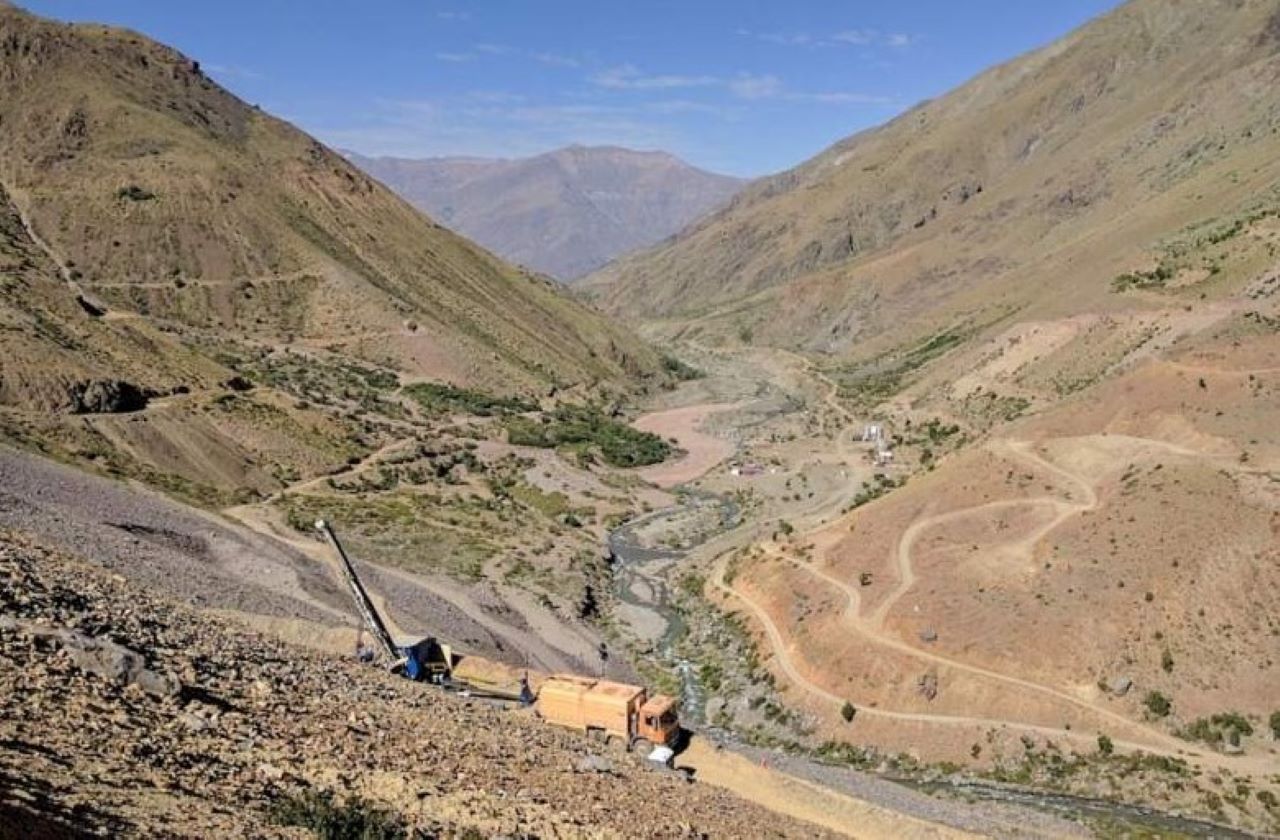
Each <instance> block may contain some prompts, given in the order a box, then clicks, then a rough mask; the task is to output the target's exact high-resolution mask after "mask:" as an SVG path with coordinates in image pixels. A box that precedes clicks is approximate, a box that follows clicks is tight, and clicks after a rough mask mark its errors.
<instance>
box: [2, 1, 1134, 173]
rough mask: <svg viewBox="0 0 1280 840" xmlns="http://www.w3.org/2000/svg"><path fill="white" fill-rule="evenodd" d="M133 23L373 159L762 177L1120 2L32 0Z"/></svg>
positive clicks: (257, 98) (84, 16)
mask: <svg viewBox="0 0 1280 840" xmlns="http://www.w3.org/2000/svg"><path fill="white" fill-rule="evenodd" d="M19 2H20V3H23V5H25V6H26V7H27V8H29V9H31V10H32V11H35V12H38V13H40V14H44V15H49V16H52V17H57V18H62V19H67V20H96V21H103V22H108V23H115V24H121V25H125V26H129V27H132V28H134V29H138V30H140V31H142V32H144V33H146V34H148V35H150V36H152V37H153V38H156V39H158V40H161V41H164V42H166V43H169V44H171V45H173V46H175V47H177V48H179V49H181V50H182V51H183V52H185V53H187V54H189V55H190V56H192V57H193V58H196V59H198V60H199V61H201V63H202V64H203V66H204V67H205V68H206V70H207V71H208V72H209V74H210V75H211V76H213V77H214V78H215V79H217V80H218V81H219V82H221V83H222V84H224V85H225V86H227V87H228V88H230V89H231V90H232V91H234V92H235V93H236V94H238V95H239V96H241V97H242V98H244V99H246V100H248V101H249V102H252V103H256V104H259V105H261V106H262V107H263V108H265V109H267V110H268V111H271V112H273V113H275V114H277V115H279V116H281V117H284V118H285V119H288V120H290V121H292V122H294V123H295V124H297V125H299V126H300V127H302V128H303V129H305V130H307V131H309V132H311V133H312V134H315V135H316V136H318V137H320V138H321V139H322V140H324V141H325V142H327V143H329V144H331V145H334V146H338V147H343V148H349V149H353V150H355V151H358V152H362V153H365V154H373V155H376V154H390V155H401V156H410V157H427V156H433V155H481V156H523V155H529V154H535V153H537V152H541V151H545V150H547V149H551V148H555V147H558V146H563V145H567V144H570V143H584V144H617V145H624V146H630V147H633V148H658V149H666V150H668V151H671V152H674V153H676V154H678V155H680V156H681V157H683V158H685V159H687V160H689V161H691V162H692V163H695V164H697V165H699V166H704V167H707V168H710V169H715V170H718V171H723V172H730V173H733V174H737V175H748V176H754V175H761V174H765V173H767V172H773V171H777V170H779V169H784V168H787V167H790V166H793V165H795V164H797V163H799V162H800V161H802V160H804V159H806V158H808V157H810V156H812V155H814V154H816V153H817V152H819V151H821V150H822V149H823V148H825V147H826V146H827V145H829V144H831V143H832V142H834V141H836V140H838V139H840V138H842V137H844V136H846V135H849V134H852V133H853V132H855V131H858V130H859V129H862V128H866V127H868V126H872V125H875V124H877V123H881V122H884V121H885V120H887V119H889V118H890V117H892V116H893V115H894V114H896V113H898V112H900V111H902V110H904V109H905V108H908V107H910V106H911V105H913V104H915V103H917V102H919V101H920V100H922V99H926V98H929V97H934V96H937V95H939V94H941V93H944V92H946V91H947V90H948V89H950V88H952V87H954V86H956V85H957V84H960V83H961V82H963V81H964V80H966V79H967V78H969V77H970V76H972V75H974V74H975V73H977V72H979V71H981V70H982V69H984V68H985V67H988V66H990V65H991V64H994V63H997V62H1000V61H1003V60H1005V59H1008V58H1011V57H1013V56H1015V55H1017V54H1019V53H1021V52H1024V51H1026V50H1028V49H1031V48H1034V47H1036V46H1040V45H1042V44H1045V43H1047V42H1049V41H1051V40H1053V39H1054V38H1056V37H1058V36H1060V35H1062V34H1065V33H1066V32H1068V31H1069V30H1071V29H1072V28H1074V27H1076V26H1078V25H1080V24H1081V23H1084V22H1085V21H1087V20H1088V19H1090V18H1092V17H1094V16H1096V15H1098V14H1100V13H1102V12H1104V11H1106V10H1107V9H1109V8H1111V7H1113V6H1115V5H1117V0H1054V1H1053V2H1029V1H1028V0H896V2H884V0H877V1H876V2H869V1H868V2H863V1H862V0H845V2H835V0H772V2H768V3H764V2H756V0H736V1H735V0H683V2H680V1H679V0H653V1H651V2H645V1H644V0H631V2H624V1H622V0H487V2H467V0H217V1H216V2H189V0H25V2H24V0H19Z"/></svg>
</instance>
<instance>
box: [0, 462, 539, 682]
mask: <svg viewBox="0 0 1280 840" xmlns="http://www.w3.org/2000/svg"><path fill="white" fill-rule="evenodd" d="M0 528H13V529H17V530H20V531H25V532H27V533H30V534H32V535H34V536H35V537H36V538H37V539H38V540H39V541H40V542H41V543H42V544H45V545H50V546H55V547H57V548H60V549H63V550H65V551H71V552H75V553H76V554H78V555H80V556H83V557H85V558H88V559H90V560H92V561H93V562H95V563H98V564H100V565H102V566H103V567H105V568H106V569H109V570H110V571H112V572H115V573H117V574H119V575H122V576H124V577H126V578H128V579H129V580H130V581H132V582H134V583H137V584H139V585H141V586H143V587H145V588H146V589H147V590H148V591H153V592H159V593H164V594H165V595H167V596H169V597H172V598H175V599H177V600H180V601H183V602H185V603H187V604H190V605H192V606H196V607H202V608H211V609H220V610H235V611H239V612H245V613H253V614H257V615H265V616H272V617H279V618H297V619H304V620H307V621H314V622H318V623H323V624H328V625H346V626H355V625H356V623H357V621H358V619H357V618H356V616H355V613H354V612H353V610H352V608H351V600H350V595H349V594H348V593H347V591H346V589H345V588H343V587H342V586H340V585H339V583H338V580H337V577H336V575H335V573H334V572H333V571H332V570H331V569H330V568H329V567H327V566H324V565H322V564H320V563H317V562H316V560H314V559H312V558H310V557H308V556H306V555H305V554H303V553H302V552H301V551H298V550H296V549H294V548H292V547H290V546H288V545H286V544H284V543H282V542H280V541H278V540H274V539H272V538H270V537H268V536H265V535H262V534H258V533H255V532H253V531H251V530H249V529H247V528H243V527H240V526H239V525H236V524H233V523H231V522H228V521H226V520H224V519H222V518H220V517H218V516H217V515H216V514H212V513H208V512H205V511H200V510H196V509H194V508H191V507H188V506H185V505H183V504H181V503H179V502H176V501H173V500H171V499H168V498H165V497H164V496H161V495H160V494H158V493H155V492H153V491H150V490H146V489H143V488H139V487H137V486H136V485H130V484H126V483H124V482H121V481H113V480H111V479H107V478H101V477H98V476H93V475H89V474H87V473H84V472H81V471H79V470H76V469H73V468H71V467H67V466H64V465H62V464H58V463H55V462H53V461H49V460H47V459H44V458H40V457H38V456H34V455H31V454H28V453H24V452H20V451H17V450H15V449H11V448H9V447H5V446H0ZM356 563H357V566H358V567H359V568H360V571H361V574H362V577H364V578H365V583H366V585H367V586H369V587H370V589H371V590H372V591H374V592H375V593H381V594H385V596H386V603H387V605H388V609H389V610H390V612H391V615H392V618H393V619H394V620H395V621H396V623H397V625H398V626H400V627H402V628H403V629H404V630H405V631H406V632H414V633H420V634H422V635H427V634H433V635H436V636H439V637H441V638H444V639H448V640H451V641H455V642H456V643H457V647H458V648H459V650H460V651H463V652H468V653H474V654H478V655H482V656H486V657H490V658H495V659H499V660H505V661H508V662H512V663H514V664H520V663H522V662H523V661H524V657H523V655H522V654H521V653H520V652H519V651H517V650H513V649H512V645H511V643H510V640H507V641H506V643H504V641H503V640H500V639H498V638H496V637H495V636H494V635H493V634H492V633H490V632H489V631H488V630H487V629H485V627H484V626H483V624H482V623H480V622H478V621H476V620H474V619H472V618H470V617H469V616H468V615H467V614H466V612H464V611H463V610H461V609H459V608H458V607H457V606H455V605H454V604H452V603H450V602H449V601H447V600H446V599H444V598H442V597H440V596H438V595H435V594H433V593H432V592H431V591H429V590H428V589H427V588H425V587H424V586H419V585H415V584H413V583H412V582H411V581H409V580H407V579H405V578H404V577H403V576H397V577H395V578H394V579H393V578H392V577H390V576H389V575H387V574H384V573H383V572H381V571H379V570H377V569H375V568H374V567H372V566H370V565H367V564H364V563H361V562H360V561H359V559H358V558H357V559H356Z"/></svg>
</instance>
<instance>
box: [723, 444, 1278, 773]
mask: <svg viewBox="0 0 1280 840" xmlns="http://www.w3.org/2000/svg"><path fill="white" fill-rule="evenodd" d="M1141 440H1142V441H1143V442H1144V443H1146V442H1147V441H1146V439H1141ZM1150 442H1151V443H1152V444H1153V445H1155V446H1157V447H1158V448H1161V449H1164V450H1166V451H1171V452H1174V453H1176V454H1184V455H1189V456H1197V455H1200V454H1201V453H1196V452H1194V451H1191V450H1187V449H1184V448H1182V447H1178V446H1176V445H1174V444H1166V442H1164V441H1150ZM993 447H994V448H996V449H997V450H998V451H999V452H1001V453H1002V454H1005V455H1006V456H1008V457H1012V458H1016V459H1018V460H1021V461H1022V462H1023V463H1025V464H1027V465H1028V466H1030V467H1032V468H1033V469H1037V470H1040V471H1043V472H1048V473H1051V474H1052V475H1054V476H1055V477H1057V478H1059V479H1060V480H1062V481H1064V482H1066V483H1068V484H1069V485H1071V486H1072V487H1073V488H1074V492H1070V491H1069V492H1068V493H1067V498H1066V499H1063V498H1059V497H1057V496H1043V497H1030V498H1022V499H1005V500H999V501H994V502H987V503H984V504H981V505H976V506H973V507H968V508H961V509H958V510H954V511H948V512H945V513H941V514H934V515H930V516H926V517H923V518H921V519H918V520H916V521H915V522H913V523H912V525H911V526H909V527H908V528H907V530H906V531H904V532H903V534H902V535H901V536H900V537H899V540H898V543H897V546H896V548H895V552H894V555H895V560H896V566H897V570H898V575H899V580H898V584H897V586H896V587H895V589H894V591H893V592H892V593H891V594H890V595H889V596H888V597H887V598H886V599H885V600H884V601H883V602H882V603H881V604H880V606H879V607H878V608H877V609H876V610H875V611H874V612H873V613H872V614H871V615H870V616H865V617H864V616H863V615H862V614H861V608H862V605H861V597H860V594H859V592H858V591H857V589H855V588H854V587H853V586H852V585H851V584H849V583H847V582H845V581H842V580H840V579H839V578H837V577H835V576H834V575H832V574H830V573H829V572H826V571H824V570H822V569H820V568H818V567H817V566H815V565H814V564H813V563H811V562H806V561H802V560H799V559H797V558H794V557H792V556H790V555H788V554H786V553H785V552H784V551H783V550H782V548H781V547H780V546H778V545H777V544H776V543H766V544H764V545H763V546H762V547H763V549H764V550H765V551H766V553H768V554H770V555H771V556H774V557H776V558H778V559H781V560H784V561H786V562H789V563H791V564H792V565H794V566H795V567H797V568H799V569H801V570H803V571H805V572H806V573H808V574H811V575H813V576H815V577H817V578H818V579H820V580H822V581H823V582H824V583H826V584H828V585H830V586H832V587H835V588H837V589H839V590H840V591H841V593H842V594H843V595H844V596H845V598H846V601H847V606H846V610H845V614H844V620H845V622H846V623H847V624H848V625H849V626H850V627H851V629H853V630H854V632H856V633H858V634H859V635H860V636H862V637H863V638H864V639H866V640H867V641H868V642H870V643H872V644H874V645H877V646H880V647H884V648H888V649H891V650H894V651H896V652H898V653H901V654H904V655H907V656H910V657H912V658H915V659H918V660H921V661H926V662H930V663H933V664H936V665H939V666H943V667H946V668H949V669H953V670H955V671H960V672H964V673H969V674H972V675H974V676H976V677H979V678H983V679H987V680H992V681H997V682H1000V683H1003V684H1006V685H1009V686H1012V687H1014V688H1016V689H1017V690H1020V691H1027V692H1031V693H1035V694H1039V695H1041V696H1044V697H1047V698H1050V699H1052V700H1054V701H1057V702H1062V703H1066V704H1069V705H1071V706H1073V707H1075V708H1077V709H1079V710H1081V711H1084V712H1086V713H1087V714H1089V715H1092V716H1094V717H1095V718H1096V719H1098V720H1099V721H1106V722H1108V723H1110V724H1111V725H1113V726H1115V727H1117V728H1118V730H1119V731H1123V732H1125V733H1128V735H1129V736H1130V737H1128V738H1116V739H1113V740H1114V743H1116V744H1117V745H1119V746H1123V747H1125V748H1128V749H1132V750H1147V751H1149V752H1156V753H1161V754H1165V755H1174V756H1182V757H1194V758H1196V759H1198V760H1200V761H1204V762H1207V763H1210V764H1214V765H1217V766H1224V767H1233V768H1237V769H1239V768H1241V767H1243V766H1244V765H1246V764H1251V763H1256V762H1251V761H1249V760H1248V759H1247V758H1246V757H1227V756H1221V755H1218V754H1210V753H1206V752H1204V751H1202V750H1200V749H1197V748H1195V747H1194V746H1193V745H1191V744H1189V743H1187V742H1185V741H1182V740H1179V739H1177V738H1174V737H1173V736H1171V735H1168V734H1166V733H1164V732H1161V731H1159V730H1157V729H1154V728H1152V727H1150V726H1146V725H1144V724H1142V723H1140V722H1138V721H1134V720H1132V719H1130V718H1128V717H1125V716H1124V715H1121V714H1119V713H1117V712H1115V711H1113V710H1111V709H1108V708H1105V707H1103V706H1099V705H1097V704H1094V703H1091V702H1089V701H1087V700H1084V699H1082V698H1080V697H1076V696H1074V695H1072V694H1070V693H1068V692H1066V691H1063V690H1061V689H1058V688H1055V687H1053V686H1048V685H1044V684H1041V683H1036V682H1033V681H1031V680H1025V679H1022V678H1019V677H1015V676H1011V675H1008V674H1002V673H999V672H997V671H992V670H990V669H987V668H983V667H981V666H977V665H971V664H968V663H965V662H962V661H958V660H955V659H951V658H948V657H945V656H941V655H938V654H935V653H932V652H929V651H924V650H921V649H919V648H917V647H914V646H913V645H910V644H908V643H906V642H905V641H903V640H902V639H900V638H898V637H896V636H894V635H891V634H890V633H888V632H886V631H885V628H884V624H885V619H886V616H887V614H888V613H889V611H890V610H891V609H892V608H893V606H894V605H895V604H896V603H897V602H898V601H899V600H900V599H901V598H902V597H903V596H904V595H905V594H906V593H907V592H908V591H910V590H911V588H912V587H913V586H914V584H915V582H916V577H915V572H914V566H913V557H912V549H913V547H914V546H915V543H916V542H917V540H918V539H919V537H920V536H921V535H923V534H924V533H925V532H927V531H928V530H930V529H932V528H934V527H937V526H939V525H944V524H946V523H949V522H954V521H957V520H959V519H962V518H965V517H970V516H976V515H982V514H986V513H989V512H991V511H994V510H1002V509H1011V508H1016V507H1027V506H1041V507H1048V508H1049V509H1050V510H1051V511H1052V512H1053V517H1052V519H1050V520H1049V521H1048V522H1047V523H1045V524H1043V525H1041V526H1039V527H1038V528H1036V529H1035V530H1034V531H1033V532H1031V533H1030V534H1027V535H1025V536H1022V537H1019V538H1017V539H1015V540H1012V541H1011V542H1010V543H1009V544H1008V545H1007V546H1006V547H1005V549H1006V550H1009V551H1016V552H1022V553H1026V554H1029V553H1030V552H1031V551H1032V550H1034V547H1035V545H1036V544H1037V543H1038V542H1039V541H1040V540H1041V539H1043V538H1044V537H1045V536H1047V535H1048V534H1049V533H1050V532H1052V531H1053V530H1054V529H1055V528H1057V527H1059V526H1060V525H1061V524H1063V523H1064V522H1065V521H1067V520H1068V519H1070V518H1071V517H1074V516H1077V515H1079V514H1081V513H1083V512H1085V511H1089V510H1093V509H1095V508H1096V507H1097V506H1098V497H1097V494H1096V491H1095V490H1094V488H1093V486H1092V484H1091V483H1090V482H1089V481H1088V480H1086V479H1085V478H1084V477H1082V476H1080V475H1077V474H1075V473H1072V472H1070V471H1068V470H1066V469H1064V468H1063V467H1061V466H1059V465H1058V464H1055V463H1053V462H1052V461H1049V460H1048V459H1046V458H1045V457H1043V456H1042V455H1040V454H1039V453H1037V452H1035V450H1034V449H1033V448H1032V445H1031V444H1030V443H1029V442H1026V441H1005V442H998V443H995V444H993ZM1077 497H1078V499H1079V500H1077ZM728 559H729V555H728V554H727V553H726V554H725V555H723V556H722V557H721V558H720V560H719V562H718V563H717V565H716V568H715V573H714V575H713V576H712V584H713V585H714V586H715V587H716V588H717V589H719V590H720V591H721V592H723V593H724V594H726V595H728V596H729V597H731V598H734V599H736V600H738V601H739V602H741V603H742V604H744V605H745V606H746V607H747V608H748V609H749V610H750V612H751V613H752V614H753V615H754V616H755V618H756V619H757V620H758V621H759V623H760V625H761V627H762V628H763V630H764V632H765V636H766V638H767V639H768V641H769V644H770V647H771V648H772V650H773V652H774V654H775V659H776V662H777V664H778V667H779V668H780V669H781V670H782V671H783V673H784V674H785V675H786V676H787V678H788V679H789V680H790V681H791V682H792V683H794V684H795V685H797V686H798V687H800V688H801V689H803V690H804V691H805V692H806V693H808V694H810V695H811V696H813V697H815V698H818V699H819V700H821V701H824V702H826V703H829V704H832V705H835V706H843V704H844V703H845V702H846V701H848V700H849V699H850V698H847V697H842V696H839V695H837V694H835V693H834V692H832V691H829V690H828V689H826V688H823V687H822V686H821V685H819V684H817V683H816V682H814V681H813V680H812V679H810V678H809V677H807V676H806V675H805V674H804V673H802V672H801V671H800V669H799V668H798V667H797V665H796V663H795V661H794V656H793V653H792V651H791V646H789V645H788V642H787V640H786V638H785V636H784V635H783V633H782V631H781V630H780V629H779V628H778V626H777V624H776V623H775V622H774V620H773V618H772V616H771V615H770V614H769V613H768V611H767V610H765V609H764V608H762V607H760V606H759V605H758V604H756V603H755V602H753V601H752V600H751V599H750V598H749V597H748V596H746V595H745V594H744V593H743V592H741V591H740V590H738V589H736V588H734V587H733V586H732V585H731V584H730V583H728V582H727V581H726V579H725V575H726V571H727V567H728ZM858 714H859V716H863V715H865V716H868V717H879V718H885V719H891V720H900V721H914V722H926V723H935V724H944V725H948V724H949V725H966V726H985V727H997V728H998V727H1008V728H1013V729H1017V730H1020V731H1026V732H1035V733H1038V734H1041V735H1045V736H1047V737H1052V738H1055V739H1058V740H1069V741H1074V742H1078V743H1086V744H1088V745H1090V746H1091V745H1092V744H1093V743H1094V737H1095V736H1094V735H1091V734H1088V733H1081V732H1076V731H1071V730H1068V729H1063V728H1058V727H1050V726H1041V725H1036V724H1031V723H1026V722H1022V721H1017V720H1009V719H998V718H984V717H977V716H966V715H942V714H927V713H914V712H901V711H891V710H886V709H881V708H874V707H859V708H858ZM1259 769H1263V768H1261V767H1260V768H1259Z"/></svg>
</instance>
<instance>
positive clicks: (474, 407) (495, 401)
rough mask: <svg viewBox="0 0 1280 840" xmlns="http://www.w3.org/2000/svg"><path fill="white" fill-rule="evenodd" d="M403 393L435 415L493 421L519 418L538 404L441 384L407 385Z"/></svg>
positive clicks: (517, 398) (420, 383) (422, 383)
mask: <svg viewBox="0 0 1280 840" xmlns="http://www.w3.org/2000/svg"><path fill="white" fill-rule="evenodd" d="M404 393H405V396H407V397H409V398H411V399H413V400H414V401H415V402H417V403H418V405H420V406H422V407H423V408H424V409H425V410H426V411H429V412H431V413H433V414H450V413H452V414H474V415H475V416H477V417H491V416H493V415H495V414H517V413H520V412H525V411H534V410H536V409H537V408H538V406H537V405H536V404H534V403H532V402H529V401H528V400H523V399H520V398H519V397H499V396H495V395H494V394H486V393H484V392H483V391H473V390H470V389H469V388H458V387H455V386H453V385H445V384H442V383H439V382H419V383H415V384H413V385H406V386H405V388H404Z"/></svg>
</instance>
